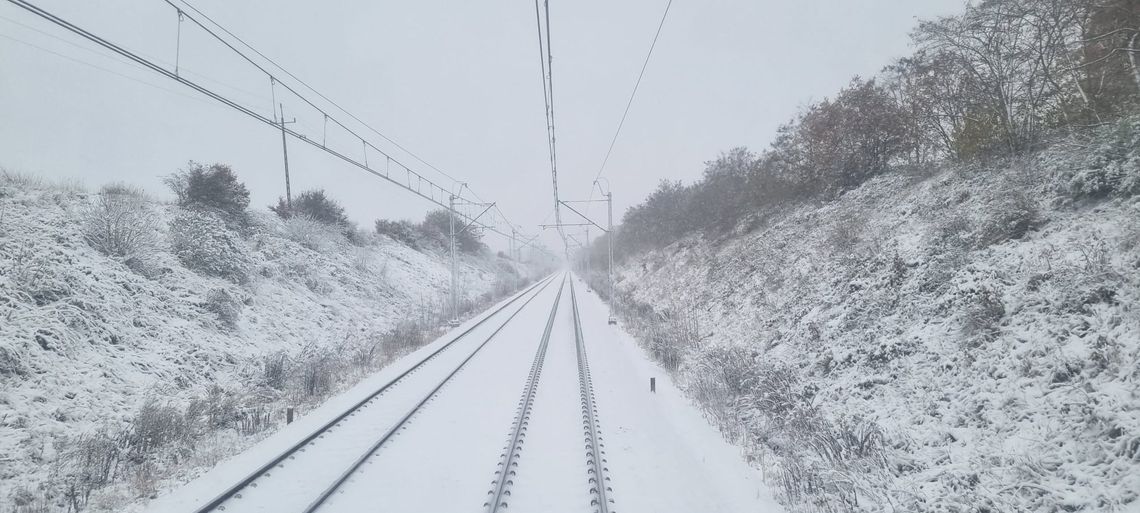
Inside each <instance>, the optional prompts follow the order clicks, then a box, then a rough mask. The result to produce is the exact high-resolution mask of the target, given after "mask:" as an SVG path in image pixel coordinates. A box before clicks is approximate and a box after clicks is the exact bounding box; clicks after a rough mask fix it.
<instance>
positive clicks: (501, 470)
mask: <svg viewBox="0 0 1140 513" xmlns="http://www.w3.org/2000/svg"><path fill="white" fill-rule="evenodd" d="M563 285H565V281H563ZM571 286H573V284H571ZM561 300H562V288H561V287H559V290H558V295H557V296H556V297H555V299H554V306H553V307H552V308H551V309H550V317H549V318H547V321H546V330H545V331H543V333H542V339H541V341H540V342H539V345H538V350H537V351H535V355H534V363H532V364H531V366H530V374H529V375H528V376H527V380H526V384H525V386H523V393H522V398H521V399H519V407H518V410H517V412H516V415H515V421H514V424H513V426H512V427H511V434H510V436H509V437H508V439H507V445H506V446H505V447H503V455H502V460H501V461H500V462H499V467H498V469H497V470H496V471H495V480H494V481H493V482H492V483H491V490H490V491H488V492H487V495H488V498H487V502H485V503H483V509H484V511H488V512H494V511H499V510H500V509H506V508H507V506H508V499H509V498H510V495H511V488H513V487H514V477H515V475H516V472H517V470H516V468H517V467H518V460H519V457H520V456H521V455H522V450H523V445H524V444H525V443H526V432H527V427H528V425H529V424H530V415H531V412H532V411H533V409H534V397H535V395H536V394H537V391H538V381H539V378H540V377H541V376H542V364H543V363H545V361H546V348H547V347H549V345H550V334H551V332H553V330H554V318H555V317H556V316H557V314H558V303H559V302H560V301H561Z"/></svg>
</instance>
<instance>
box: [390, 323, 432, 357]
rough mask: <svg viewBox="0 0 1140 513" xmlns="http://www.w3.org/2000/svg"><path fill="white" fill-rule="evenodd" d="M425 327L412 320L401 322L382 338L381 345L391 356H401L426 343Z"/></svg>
mask: <svg viewBox="0 0 1140 513" xmlns="http://www.w3.org/2000/svg"><path fill="white" fill-rule="evenodd" d="M427 335H428V332H427V327H426V326H424V325H422V324H420V323H419V322H416V321H414V320H406V321H401V322H399V323H397V324H396V327H395V328H393V329H392V330H391V331H389V332H387V333H385V334H384V336H383V341H382V344H383V346H384V347H385V349H387V350H388V351H389V352H391V353H392V354H397V355H401V354H404V353H408V352H411V351H412V350H414V349H416V348H418V347H420V346H422V345H424V343H425V342H427Z"/></svg>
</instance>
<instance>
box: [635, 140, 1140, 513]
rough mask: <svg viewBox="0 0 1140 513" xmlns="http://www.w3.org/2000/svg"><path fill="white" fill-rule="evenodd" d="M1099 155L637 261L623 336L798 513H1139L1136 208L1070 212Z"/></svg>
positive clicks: (761, 220) (860, 202) (1050, 157)
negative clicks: (680, 387) (670, 373)
mask: <svg viewBox="0 0 1140 513" xmlns="http://www.w3.org/2000/svg"><path fill="white" fill-rule="evenodd" d="M1130 151H1131V152H1132V153H1130V155H1132V154H1134V153H1135V147H1133V149H1132V150H1130ZM1094 153H1095V150H1090V149H1088V148H1080V147H1076V148H1070V147H1066V145H1058V146H1057V147H1055V148H1054V149H1053V150H1051V151H1048V152H1045V153H1043V154H1041V155H1038V156H1036V157H1034V158H1032V159H1026V160H1020V161H1016V162H1003V163H1000V164H994V165H988V166H964V167H954V168H952V169H938V170H935V171H931V172H922V173H895V174H890V175H886V176H882V177H879V178H876V179H874V180H872V181H871V182H869V183H867V184H865V185H864V186H862V187H861V188H859V189H857V190H854V191H851V192H849V193H847V194H845V195H843V196H842V197H840V198H839V199H837V200H835V201H832V202H828V203H824V204H818V205H807V206H800V207H797V208H794V209H790V210H785V211H780V212H774V213H772V212H770V213H765V214H755V215H752V216H750V217H748V218H747V219H745V220H743V221H742V222H741V225H740V227H739V228H738V230H737V231H736V233H735V234H733V235H729V236H724V237H717V238H714V239H706V238H702V237H700V236H693V237H690V238H688V239H685V240H682V241H679V242H677V243H674V244H672V245H670V246H668V247H666V248H665V249H663V250H660V251H653V252H650V253H648V254H644V255H640V256H637V257H634V258H631V259H630V260H628V261H626V262H625V263H624V264H622V265H621V267H620V269H619V284H618V290H619V298H621V304H622V306H623V307H624V308H625V315H624V322H626V323H627V324H628V328H629V329H631V331H634V332H635V333H637V334H638V335H639V337H640V339H641V340H642V343H643V344H644V345H645V346H646V347H647V349H649V350H650V351H651V352H653V353H654V354H655V355H656V356H657V357H658V358H659V359H660V360H662V361H665V362H667V363H669V362H672V363H674V364H676V365H677V367H678V370H677V374H678V377H679V378H680V380H681V382H682V383H683V384H684V386H685V387H686V389H687V391H688V392H689V394H690V395H691V396H692V397H694V398H695V399H696V400H697V401H698V402H700V403H701V404H702V406H704V407H705V410H706V412H707V413H708V414H709V416H710V418H711V419H712V420H714V421H716V422H717V423H718V424H719V425H720V426H721V428H722V431H724V432H725V433H726V436H729V437H730V438H732V439H734V440H736V441H738V442H740V443H741V444H743V445H746V446H747V447H749V448H750V449H751V450H752V451H753V453H754V455H755V458H756V461H757V462H758V464H759V465H761V467H762V468H764V470H765V473H766V474H767V476H768V478H769V480H770V481H771V482H772V484H773V485H774V488H775V489H777V490H778V491H779V492H780V495H781V496H780V499H781V502H783V503H785V504H788V505H791V506H793V507H792V508H791V509H792V510H797V511H836V510H854V511H1077V510H1081V511H1127V510H1132V511H1135V510H1136V508H1138V507H1140V498H1138V494H1140V309H1138V307H1140V198H1138V197H1131V198H1129V197H1127V196H1125V197H1117V198H1115V199H1104V200H1096V201H1088V200H1085V201H1076V202H1074V201H1072V200H1070V199H1068V198H1069V197H1070V195H1069V194H1066V193H1064V192H1063V190H1064V189H1065V187H1067V186H1068V184H1070V183H1072V181H1073V180H1074V177H1078V178H1079V177H1081V176H1083V175H1082V173H1084V172H1085V171H1083V170H1084V169H1085V168H1088V169H1094V168H1092V167H1089V166H1100V165H1103V164H1104V163H1103V162H1099V163H1098V162H1097V159H1098V158H1099V157H1098V156H1097V155H1095V154H1094ZM1138 162H1140V159H1138V158H1135V157H1132V158H1130V159H1125V160H1124V161H1123V164H1120V163H1117V164H1118V165H1122V166H1125V169H1124V170H1123V172H1124V173H1125V177H1126V178H1127V177H1128V176H1133V177H1135V176H1140V170H1137V169H1136V166H1137V163H1138ZM1128 173H1130V175H1129V174H1128ZM1086 174H1087V173H1086ZM1094 174H1095V173H1094Z"/></svg>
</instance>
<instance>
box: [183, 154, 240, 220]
mask: <svg viewBox="0 0 1140 513" xmlns="http://www.w3.org/2000/svg"><path fill="white" fill-rule="evenodd" d="M164 181H165V182H166V185H167V186H169V187H170V190H171V191H173V192H174V195H175V196H177V197H178V205H179V206H181V207H184V208H194V209H199V210H208V211H210V212H214V213H217V214H218V216H219V217H220V218H221V219H222V220H224V221H225V222H226V223H227V224H228V225H230V226H234V227H237V226H241V225H244V224H245V223H246V222H247V221H248V214H247V213H246V211H245V209H246V208H247V207H249V190H248V189H246V188H245V184H244V183H242V182H239V181H238V179H237V174H235V173H234V171H233V168H231V167H230V166H228V165H226V164H212V165H210V166H204V165H202V164H199V163H197V162H194V161H190V163H189V164H188V165H187V166H186V169H184V170H181V171H179V172H177V173H174V174H172V175H170V176H168V177H166V178H165V180H164Z"/></svg>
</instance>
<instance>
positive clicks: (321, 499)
mask: <svg viewBox="0 0 1140 513" xmlns="http://www.w3.org/2000/svg"><path fill="white" fill-rule="evenodd" d="M550 283H552V281H547V282H546V283H545V284H544V285H543V286H542V288H541V289H539V291H538V293H535V294H534V295H532V296H531V297H530V298H529V299H527V300H526V302H524V303H523V304H522V306H520V307H519V308H518V310H515V311H514V313H512V314H511V316H510V317H508V318H507V320H505V321H503V323H502V324H501V325H499V327H498V328H496V329H495V331H494V332H492V333H491V334H490V335H488V336H487V339H486V340H484V341H483V343H482V344H479V347H477V348H476V349H475V350H474V351H472V352H471V354H470V355H468V356H467V358H464V359H463V361H462V362H461V363H460V364H459V365H458V366H456V367H455V369H454V370H452V371H451V373H449V374H448V375H447V376H446V377H444V378H443V380H441V381H440V382H439V384H437V385H436V386H435V388H433V389H432V390H431V391H430V392H428V393H427V394H426V395H424V397H423V399H421V400H420V402H419V403H417V404H416V405H415V406H414V407H412V409H411V410H409V411H408V413H407V414H405V415H404V417H403V418H401V419H400V421H399V422H397V423H396V424H395V425H394V426H392V427H391V428H389V429H388V431H387V432H385V433H384V436H382V437H381V438H380V439H379V440H377V441H376V443H374V444H373V445H372V446H371V447H369V448H368V450H367V451H365V452H364V454H363V455H362V456H360V458H358V459H357V460H356V461H355V462H354V463H353V464H352V465H351V466H350V467H349V468H348V469H347V470H345V471H344V472H343V473H342V474H341V475H340V477H338V478H337V479H336V481H335V482H333V483H332V484H331V485H329V486H328V487H327V488H326V489H325V490H324V492H322V493H321V494H320V496H318V497H317V499H316V500H315V501H313V502H312V503H311V504H309V506H308V507H306V508H305V510H304V513H313V512H314V511H317V510H318V509H320V507H321V505H323V504H324V503H325V501H327V500H328V498H329V497H330V496H332V494H333V493H334V492H336V491H337V490H338V489H340V487H341V486H343V485H344V483H345V482H347V481H348V479H349V478H350V477H352V474H353V473H355V472H356V470H357V469H359V468H360V466H361V465H364V463H365V462H367V461H368V458H371V457H374V456H376V451H377V450H379V449H380V447H381V446H383V445H384V444H385V443H387V442H388V440H390V439H391V438H392V437H393V436H395V434H396V433H398V432H399V431H400V430H401V429H403V428H404V426H405V424H407V422H408V421H409V420H410V419H411V418H412V417H414V416H415V415H416V413H418V412H419V411H420V408H422V407H423V406H424V405H425V404H427V402H428V401H430V400H431V398H432V397H435V395H436V394H437V393H439V391H440V389H442V388H443V387H444V385H446V384H447V383H448V382H449V381H451V378H453V377H455V375H456V374H458V373H459V371H460V370H462V369H463V367H464V366H465V365H467V362H469V361H471V359H472V358H474V357H475V355H476V354H478V353H479V351H480V350H481V349H483V347H485V346H486V345H487V344H488V343H489V342H491V340H493V339H494V338H495V335H498V334H499V332H500V331H502V330H503V328H505V327H506V326H507V324H508V323H510V322H511V320H512V319H514V318H515V316H516V315H518V314H519V312H521V311H522V310H523V308H526V305H528V304H530V302H531V301H533V300H534V298H536V297H538V295H539V294H541V293H542V291H543V290H545V289H546V286H547V285H549V284H550ZM558 292H559V296H561V293H562V288H561V287H559V289H558ZM557 307H558V300H557V299H555V308H556V309H557Z"/></svg>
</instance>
